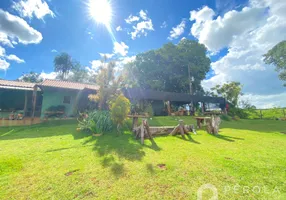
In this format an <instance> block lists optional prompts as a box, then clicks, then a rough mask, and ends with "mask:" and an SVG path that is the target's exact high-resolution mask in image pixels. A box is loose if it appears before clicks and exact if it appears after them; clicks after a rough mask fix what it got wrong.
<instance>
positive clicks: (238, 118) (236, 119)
mask: <svg viewBox="0 0 286 200" xmlns="http://www.w3.org/2000/svg"><path fill="white" fill-rule="evenodd" d="M232 119H233V120H234V121H238V120H240V117H239V116H237V115H235V116H233V117H232Z"/></svg>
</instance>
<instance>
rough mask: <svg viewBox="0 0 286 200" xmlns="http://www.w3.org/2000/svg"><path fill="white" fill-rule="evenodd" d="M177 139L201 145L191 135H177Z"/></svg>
mask: <svg viewBox="0 0 286 200" xmlns="http://www.w3.org/2000/svg"><path fill="white" fill-rule="evenodd" d="M175 137H176V138H179V139H181V140H185V141H189V142H192V143H194V144H201V143H200V142H198V141H196V140H194V139H193V138H192V136H191V134H185V135H184V136H181V135H180V134H178V135H176V136H175Z"/></svg>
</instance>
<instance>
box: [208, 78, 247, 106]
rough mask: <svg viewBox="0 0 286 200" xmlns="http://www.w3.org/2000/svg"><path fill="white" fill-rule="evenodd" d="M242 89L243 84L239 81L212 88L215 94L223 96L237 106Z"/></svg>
mask: <svg viewBox="0 0 286 200" xmlns="http://www.w3.org/2000/svg"><path fill="white" fill-rule="evenodd" d="M241 90H242V85H241V84H240V83H239V82H230V83H225V84H223V85H216V86H215V87H213V88H211V91H212V95H213V96H222V97H224V98H225V99H226V100H227V101H228V102H230V103H231V104H232V105H233V106H235V107H236V106H237V105H238V99H239V96H240V95H242V93H241Z"/></svg>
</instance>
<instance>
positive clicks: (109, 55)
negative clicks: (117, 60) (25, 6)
mask: <svg viewBox="0 0 286 200" xmlns="http://www.w3.org/2000/svg"><path fill="white" fill-rule="evenodd" d="M99 55H100V56H101V57H104V56H105V57H106V58H107V59H110V58H112V57H113V56H114V54H113V53H99Z"/></svg>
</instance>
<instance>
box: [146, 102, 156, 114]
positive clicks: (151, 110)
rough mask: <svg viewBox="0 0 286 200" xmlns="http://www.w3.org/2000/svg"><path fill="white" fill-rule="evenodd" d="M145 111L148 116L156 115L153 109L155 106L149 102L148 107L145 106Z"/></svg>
mask: <svg viewBox="0 0 286 200" xmlns="http://www.w3.org/2000/svg"><path fill="white" fill-rule="evenodd" d="M144 112H145V113H147V114H148V117H153V116H154V111H153V107H152V104H151V103H149V104H148V105H147V106H146V108H145V111H144Z"/></svg>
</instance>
